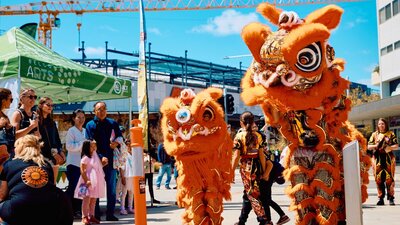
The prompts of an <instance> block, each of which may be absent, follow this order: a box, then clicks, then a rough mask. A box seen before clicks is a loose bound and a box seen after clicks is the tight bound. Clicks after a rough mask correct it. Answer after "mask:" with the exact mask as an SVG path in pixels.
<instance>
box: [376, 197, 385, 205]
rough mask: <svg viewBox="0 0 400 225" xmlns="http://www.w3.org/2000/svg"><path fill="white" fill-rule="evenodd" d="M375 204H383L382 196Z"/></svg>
mask: <svg viewBox="0 0 400 225" xmlns="http://www.w3.org/2000/svg"><path fill="white" fill-rule="evenodd" d="M376 205H385V202H384V201H383V198H380V199H379V201H378V202H377V203H376Z"/></svg>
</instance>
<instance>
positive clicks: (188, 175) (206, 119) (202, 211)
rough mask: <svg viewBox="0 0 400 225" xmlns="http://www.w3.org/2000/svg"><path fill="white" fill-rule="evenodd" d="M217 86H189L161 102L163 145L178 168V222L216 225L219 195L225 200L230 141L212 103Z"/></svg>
mask: <svg viewBox="0 0 400 225" xmlns="http://www.w3.org/2000/svg"><path fill="white" fill-rule="evenodd" d="M221 96H222V90H221V89H217V88H208V89H206V90H204V91H202V92H200V93H198V94H197V95H196V94H195V93H194V92H193V91H192V90H191V89H185V90H183V91H182V92H181V95H180V97H179V98H167V99H165V100H164V102H163V104H162V106H161V113H162V115H163V117H162V120H161V127H162V132H163V136H164V147H165V150H166V151H167V153H168V154H169V155H171V156H174V157H175V159H176V162H177V168H178V171H179V176H178V193H177V200H178V205H179V206H180V207H185V209H186V210H185V212H184V214H183V216H182V217H183V224H196V225H198V224H199V225H200V224H203V225H209V224H215V225H219V224H221V222H222V220H223V218H222V217H221V213H222V210H223V206H222V200H223V199H226V200H230V198H231V194H230V192H229V191H230V188H231V184H230V182H231V181H232V169H231V166H230V164H231V159H232V146H233V144H232V140H231V138H230V136H229V134H228V132H227V126H226V123H225V121H224V113H223V110H222V108H221V106H220V105H219V103H218V102H217V99H218V98H220V97H221Z"/></svg>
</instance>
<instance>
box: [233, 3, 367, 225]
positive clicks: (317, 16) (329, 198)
mask: <svg viewBox="0 0 400 225" xmlns="http://www.w3.org/2000/svg"><path fill="white" fill-rule="evenodd" d="M257 11H258V12H259V13H261V14H262V15H263V16H264V17H265V18H267V19H268V20H269V21H270V22H271V23H272V24H274V25H276V26H277V27H278V29H277V31H272V30H271V29H270V28H269V27H268V26H266V25H264V24H261V23H258V22H254V23H250V24H248V25H247V26H245V27H244V28H243V31H242V38H243V40H244V42H245V43H246V45H247V46H248V48H249V50H250V52H251V53H252V55H253V58H254V60H253V62H252V64H251V65H250V67H249V69H248V70H247V72H246V74H245V76H244V78H243V79H242V84H241V86H242V93H241V98H242V100H243V101H244V102H245V103H246V104H247V105H260V107H261V108H262V110H263V113H264V114H265V118H266V122H267V123H268V124H270V125H271V126H274V127H276V128H279V131H280V132H281V134H282V135H283V137H284V138H285V139H286V140H287V141H288V143H289V144H288V152H287V155H286V158H285V159H286V160H285V165H284V166H285V168H286V169H285V171H284V174H285V179H286V180H288V181H289V182H290V185H289V186H288V188H287V189H286V194H287V195H288V196H289V197H290V198H291V199H292V203H291V205H290V209H291V210H294V211H296V212H297V216H296V224H302V225H303V224H304V225H314V224H335V225H336V224H341V223H344V221H345V220H346V215H345V208H344V205H345V204H344V200H345V196H344V180H343V160H342V156H343V154H342V150H343V147H344V146H345V145H346V144H347V143H350V142H351V141H353V140H358V141H359V143H360V145H359V146H360V151H359V155H360V162H361V163H360V165H361V166H360V174H361V175H360V176H361V183H362V184H361V193H362V201H365V200H366V198H367V188H366V185H367V184H368V169H369V167H370V165H371V163H370V158H369V157H368V156H367V155H366V140H365V139H364V137H363V136H362V135H361V133H360V132H358V131H357V130H356V129H355V128H354V126H352V125H351V124H350V123H349V122H348V121H347V116H348V112H349V110H350V107H351V101H350V100H349V99H348V98H347V97H346V96H345V95H344V94H345V90H346V89H347V88H348V86H349V82H348V81H347V80H345V79H343V78H342V77H341V76H340V73H341V72H342V71H343V69H344V60H342V59H339V58H335V52H334V49H333V47H332V46H330V45H329V44H328V39H329V37H330V31H331V30H332V29H335V28H336V27H337V26H338V25H339V22H340V18H341V15H342V13H343V10H342V9H341V8H340V7H338V6H335V5H328V6H326V7H324V8H321V9H318V10H316V11H314V12H311V13H310V14H309V15H308V16H306V17H305V18H304V19H302V18H300V17H299V16H298V15H297V14H296V13H295V12H292V11H289V12H287V11H283V10H281V9H279V8H276V7H275V6H272V5H270V4H268V3H262V4H260V5H259V6H258V8H257Z"/></svg>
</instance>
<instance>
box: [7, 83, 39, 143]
mask: <svg viewBox="0 0 400 225" xmlns="http://www.w3.org/2000/svg"><path fill="white" fill-rule="evenodd" d="M36 99H37V96H36V93H35V91H34V90H33V89H24V90H22V91H21V94H20V95H19V104H18V109H17V110H15V112H14V113H13V115H12V117H11V125H12V126H14V127H15V130H16V133H15V136H16V139H18V138H20V137H22V136H25V135H27V134H34V135H36V136H37V137H40V133H39V131H38V129H37V127H38V119H37V116H36V112H34V111H33V110H32V108H33V106H35V102H36Z"/></svg>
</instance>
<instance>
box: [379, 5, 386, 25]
mask: <svg viewBox="0 0 400 225" xmlns="http://www.w3.org/2000/svg"><path fill="white" fill-rule="evenodd" d="M385 21H386V20H385V8H382V9H380V10H379V24H381V23H383V22H385Z"/></svg>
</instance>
